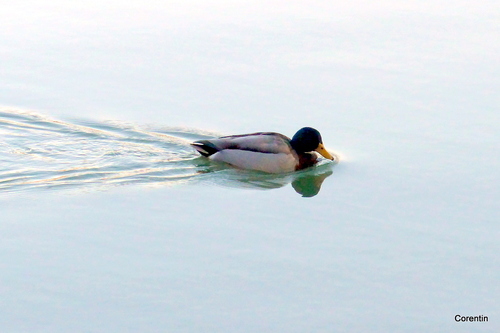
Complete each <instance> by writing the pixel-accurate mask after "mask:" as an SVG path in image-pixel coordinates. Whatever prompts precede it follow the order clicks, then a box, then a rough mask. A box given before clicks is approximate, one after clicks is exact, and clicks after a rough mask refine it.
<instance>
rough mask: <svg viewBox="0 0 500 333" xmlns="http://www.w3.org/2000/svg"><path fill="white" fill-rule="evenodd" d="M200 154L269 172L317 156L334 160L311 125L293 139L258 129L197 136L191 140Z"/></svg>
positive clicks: (284, 169)
mask: <svg viewBox="0 0 500 333" xmlns="http://www.w3.org/2000/svg"><path fill="white" fill-rule="evenodd" d="M191 146H192V147H193V148H195V149H196V150H197V151H198V152H199V153H200V154H201V155H203V156H205V157H208V158H209V159H211V160H213V161H219V162H226V163H229V164H231V165H233V166H235V167H238V168H241V169H251V170H259V171H264V172H268V173H283V172H292V171H296V170H302V169H304V168H307V167H310V166H312V165H314V164H316V163H317V156H316V154H315V153H313V151H315V152H318V153H319V154H321V155H322V156H323V157H325V158H327V159H329V160H334V157H333V156H332V155H331V154H330V153H329V152H328V151H327V150H326V149H325V147H324V146H323V141H322V139H321V135H320V134H319V132H318V131H317V130H315V129H314V128H311V127H304V128H302V129H300V130H299V131H298V132H297V133H295V135H294V136H293V138H292V139H290V138H288V137H286V136H284V135H283V134H279V133H273V132H260V133H253V134H243V135H232V136H223V137H221V138H218V139H210V140H200V141H196V142H193V143H192V144H191Z"/></svg>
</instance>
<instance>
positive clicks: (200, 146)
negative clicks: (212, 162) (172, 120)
mask: <svg viewBox="0 0 500 333" xmlns="http://www.w3.org/2000/svg"><path fill="white" fill-rule="evenodd" d="M191 147H193V148H194V149H196V151H198V153H200V154H201V155H202V156H205V157H209V156H210V155H213V154H215V153H216V152H218V151H219V149H217V147H215V145H214V144H213V143H212V142H210V141H208V140H201V141H196V142H193V143H191Z"/></svg>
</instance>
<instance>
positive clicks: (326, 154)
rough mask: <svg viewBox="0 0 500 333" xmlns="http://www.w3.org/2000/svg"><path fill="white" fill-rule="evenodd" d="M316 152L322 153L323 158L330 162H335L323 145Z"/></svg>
mask: <svg viewBox="0 0 500 333" xmlns="http://www.w3.org/2000/svg"><path fill="white" fill-rule="evenodd" d="M314 151H316V152H318V153H320V155H321V156H323V157H324V158H327V159H329V160H332V161H333V160H334V159H335V158H334V157H333V156H332V155H331V154H330V153H329V152H328V151H327V150H326V149H325V146H323V144H322V143H320V144H319V146H318V148H316V149H315V150H314Z"/></svg>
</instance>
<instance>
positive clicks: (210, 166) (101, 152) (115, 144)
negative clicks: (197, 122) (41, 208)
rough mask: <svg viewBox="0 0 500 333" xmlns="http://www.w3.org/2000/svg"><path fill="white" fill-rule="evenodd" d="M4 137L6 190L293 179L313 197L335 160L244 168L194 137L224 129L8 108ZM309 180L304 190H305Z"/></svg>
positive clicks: (269, 183)
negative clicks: (215, 157)
mask: <svg viewBox="0 0 500 333" xmlns="http://www.w3.org/2000/svg"><path fill="white" fill-rule="evenodd" d="M0 136H1V138H2V139H1V141H0V162H1V164H0V192H4V193H5V192H18V191H23V190H36V189H43V188H45V189H47V188H50V189H55V188H67V187H73V188H75V187H76V188H79V187H102V186H111V185H123V184H132V183H142V184H162V185H173V184H177V183H186V182H193V181H198V182H199V181H205V182H208V183H215V184H220V185H223V186H232V187H240V188H261V189H271V188H279V187H282V186H285V185H286V184H288V183H292V185H293V187H294V189H295V190H296V191H297V192H298V193H300V194H302V195H303V196H313V195H315V194H316V193H317V192H318V191H319V188H320V186H321V183H322V182H323V180H324V179H325V178H326V177H328V176H329V175H330V174H331V173H332V172H331V170H330V169H331V166H332V164H331V163H328V164H325V165H320V166H319V167H317V168H312V170H309V171H301V172H298V173H294V174H287V175H268V174H262V173H259V172H249V171H241V170H235V169H232V168H228V167H227V166H226V165H221V164H216V163H210V162H208V161H207V160H206V159H204V158H201V157H199V156H198V154H196V153H195V152H194V151H193V149H192V148H191V147H190V146H189V143H190V142H192V141H195V140H200V139H206V138H211V137H214V136H219V134H216V133H210V132H205V131H199V130H192V129H186V128H179V127H154V126H137V125H134V124H127V123H120V122H97V121H82V120H71V121H61V120H57V119H52V118H48V117H46V116H43V115H40V114H37V113H32V112H24V111H18V110H9V109H7V110H6V109H3V110H0ZM308 177H309V178H311V177H312V178H311V180H310V181H306V180H307V179H308ZM297 184H299V185H297ZM296 186H298V188H296ZM302 187H304V188H305V192H304V191H302V192H301V190H300V189H301V188H302Z"/></svg>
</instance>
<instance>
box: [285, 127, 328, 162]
mask: <svg viewBox="0 0 500 333" xmlns="http://www.w3.org/2000/svg"><path fill="white" fill-rule="evenodd" d="M290 144H291V145H292V147H293V149H295V151H297V152H298V153H307V152H310V151H316V152H318V153H320V154H321V156H323V157H324V158H328V159H329V160H333V159H334V158H333V156H332V155H331V154H330V153H329V152H328V151H327V150H326V149H325V146H323V140H322V139H321V134H319V132H318V131H317V130H316V129H314V128H312V127H304V128H301V129H300V130H298V131H297V133H295V135H294V136H293V138H292V141H290Z"/></svg>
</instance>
